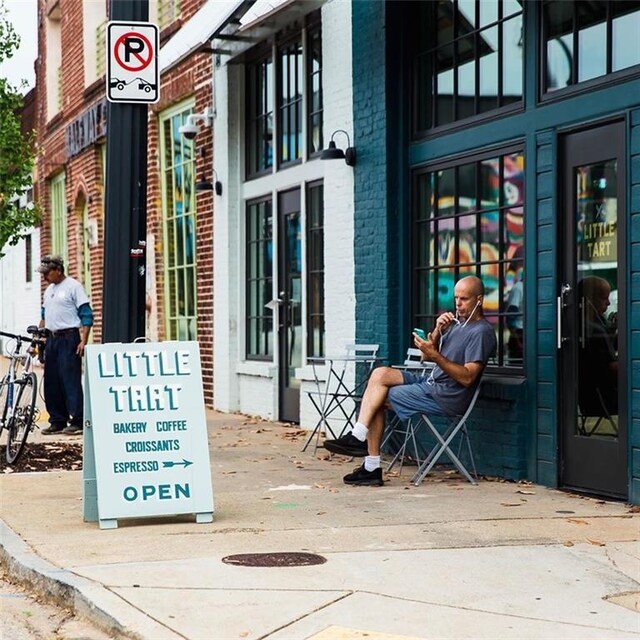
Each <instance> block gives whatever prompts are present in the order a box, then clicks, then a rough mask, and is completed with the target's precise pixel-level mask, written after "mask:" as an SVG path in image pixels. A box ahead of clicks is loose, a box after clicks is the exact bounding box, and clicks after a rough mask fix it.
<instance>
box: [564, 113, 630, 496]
mask: <svg viewBox="0 0 640 640" xmlns="http://www.w3.org/2000/svg"><path fill="white" fill-rule="evenodd" d="M560 150H561V163H562V164H561V171H560V182H559V184H560V185H561V192H560V207H559V211H560V212H561V213H560V214H559V216H558V222H559V234H558V238H559V243H560V244H559V247H560V250H559V255H560V256H561V258H560V265H559V267H560V273H559V275H560V290H559V291H558V298H557V314H558V325H557V326H558V335H557V348H558V355H559V359H558V362H559V366H560V371H559V374H560V393H559V394H558V397H559V403H560V406H559V415H560V443H561V466H560V483H561V485H563V486H566V487H570V488H574V489H578V490H580V491H585V492H588V493H594V494H600V495H608V496H614V497H622V498H625V497H626V496H627V489H628V478H627V474H628V463H627V421H626V415H625V406H626V397H625V391H626V380H625V376H624V370H625V366H624V365H625V354H626V352H627V349H626V344H625V336H626V326H625V323H626V305H625V302H626V301H625V295H624V291H625V290H626V285H627V282H626V272H627V270H626V268H625V267H626V265H625V253H624V247H625V212H626V199H625V193H626V187H625V176H626V167H625V126H624V122H617V123H612V124H607V125H604V126H600V127H597V128H593V129H588V130H584V131H580V132H577V133H571V134H567V135H565V136H564V137H562V138H561V140H560Z"/></svg>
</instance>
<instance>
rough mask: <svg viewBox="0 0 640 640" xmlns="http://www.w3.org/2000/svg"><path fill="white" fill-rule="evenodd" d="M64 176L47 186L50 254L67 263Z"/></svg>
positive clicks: (54, 179)
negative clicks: (60, 257) (49, 212)
mask: <svg viewBox="0 0 640 640" xmlns="http://www.w3.org/2000/svg"><path fill="white" fill-rule="evenodd" d="M65 184H66V182H65V174H64V172H63V173H59V174H58V175H57V176H56V177H55V178H53V179H52V180H51V183H50V185H49V198H50V203H51V253H53V254H54V255H57V256H62V257H63V258H64V261H65V263H66V264H68V263H69V255H68V254H69V246H68V242H67V201H66V195H65Z"/></svg>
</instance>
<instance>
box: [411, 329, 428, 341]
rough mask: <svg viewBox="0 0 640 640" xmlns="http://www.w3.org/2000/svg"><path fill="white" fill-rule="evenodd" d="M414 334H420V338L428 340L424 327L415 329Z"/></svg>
mask: <svg viewBox="0 0 640 640" xmlns="http://www.w3.org/2000/svg"><path fill="white" fill-rule="evenodd" d="M413 333H414V335H416V336H418V338H420V339H421V340H426V339H427V336H426V335H425V332H424V331H423V330H422V329H418V328H415V329H414V330H413Z"/></svg>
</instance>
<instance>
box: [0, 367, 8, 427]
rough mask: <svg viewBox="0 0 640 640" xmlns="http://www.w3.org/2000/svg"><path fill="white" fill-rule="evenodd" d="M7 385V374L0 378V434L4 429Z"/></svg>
mask: <svg viewBox="0 0 640 640" xmlns="http://www.w3.org/2000/svg"><path fill="white" fill-rule="evenodd" d="M8 386H9V374H7V375H6V376H4V378H2V380H0V435H2V430H3V429H4V426H5V425H4V423H5V417H6V415H7V388H8Z"/></svg>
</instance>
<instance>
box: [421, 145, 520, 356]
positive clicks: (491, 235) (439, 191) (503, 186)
mask: <svg viewBox="0 0 640 640" xmlns="http://www.w3.org/2000/svg"><path fill="white" fill-rule="evenodd" d="M413 184H414V186H413V191H414V194H413V201H414V205H413V212H412V237H413V238H414V241H413V247H412V267H413V313H412V316H413V324H412V326H416V327H424V328H425V329H427V330H428V329H430V328H431V327H432V326H433V325H434V324H435V320H436V318H437V316H438V315H440V314H441V313H443V312H444V311H450V310H452V309H453V288H454V285H455V283H456V281H457V280H458V279H460V278H461V277H464V276H466V275H477V276H479V277H480V278H481V279H482V281H483V283H484V285H485V298H484V311H485V315H486V317H487V319H488V320H489V322H491V323H492V324H493V326H494V327H495V330H496V335H497V338H498V352H497V355H496V358H495V359H494V361H493V362H492V364H494V365H497V366H500V367H521V366H522V364H523V358H524V350H523V344H524V335H523V331H524V323H523V318H524V309H523V300H524V295H523V293H524V291H523V290H524V267H525V264H524V244H523V243H524V189H525V185H524V155H523V153H522V152H521V151H519V150H513V151H509V152H503V153H502V154H500V155H492V156H490V157H479V158H474V159H469V160H466V161H462V162H461V163H460V164H457V165H455V166H453V165H445V166H441V167H434V168H429V169H428V170H426V171H420V172H418V173H416V174H415V177H414V183H413Z"/></svg>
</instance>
